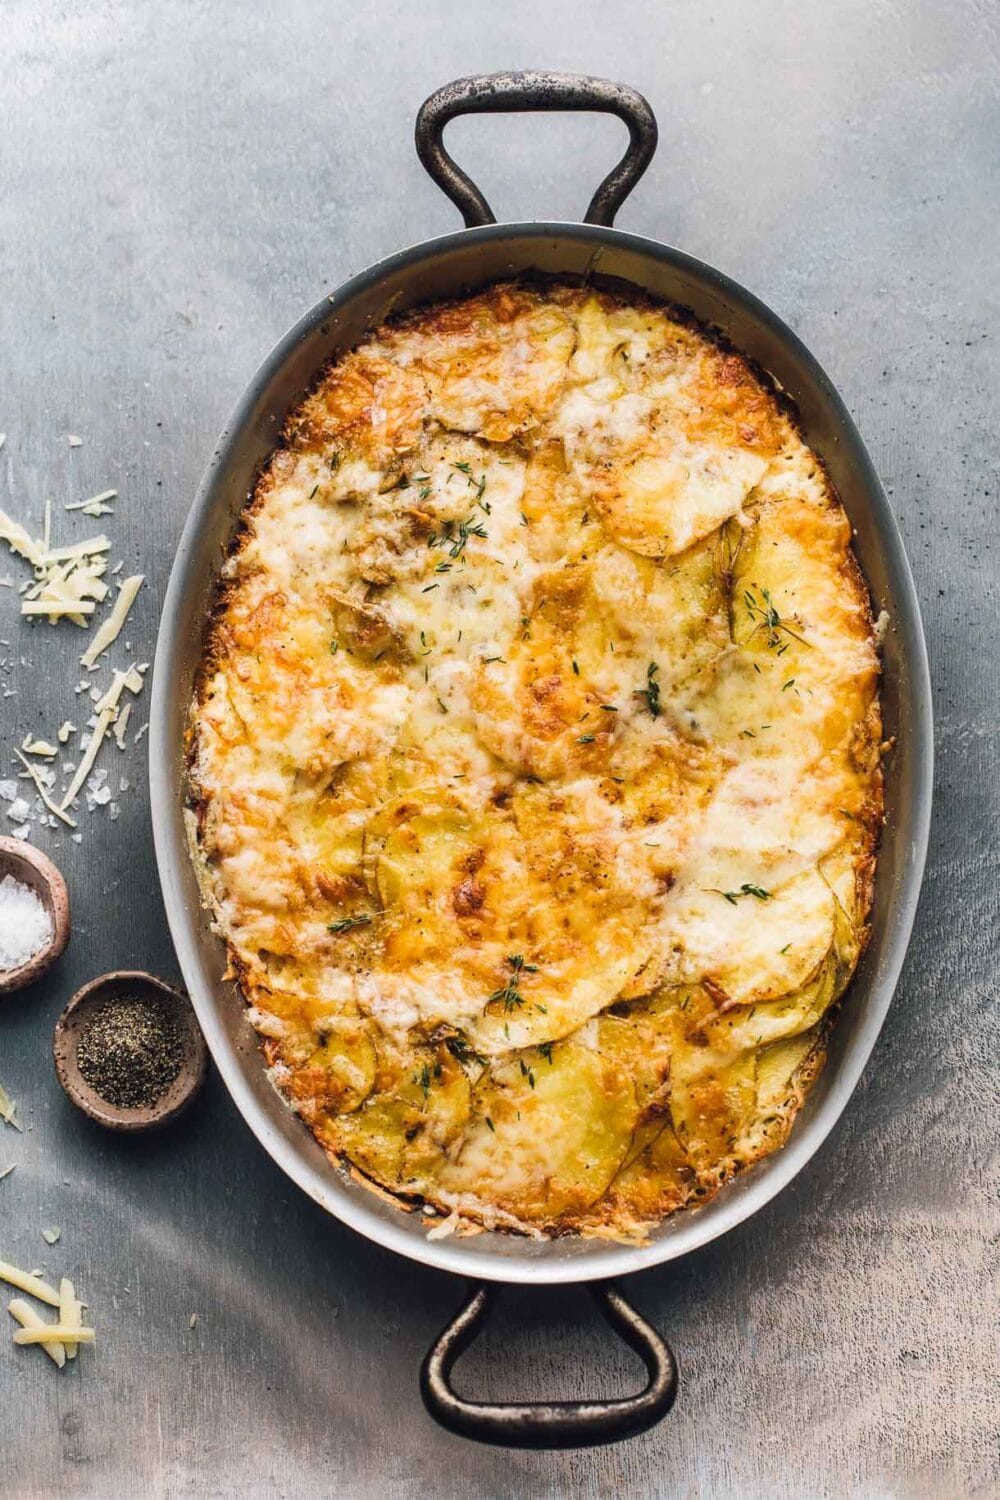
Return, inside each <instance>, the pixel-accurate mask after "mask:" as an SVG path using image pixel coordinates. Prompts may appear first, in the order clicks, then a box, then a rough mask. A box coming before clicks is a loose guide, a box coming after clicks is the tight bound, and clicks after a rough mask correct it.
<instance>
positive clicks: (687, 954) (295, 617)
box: [192, 286, 881, 1236]
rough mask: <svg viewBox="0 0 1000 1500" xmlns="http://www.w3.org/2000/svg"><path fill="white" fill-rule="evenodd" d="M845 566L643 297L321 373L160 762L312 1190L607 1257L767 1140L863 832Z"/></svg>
mask: <svg viewBox="0 0 1000 1500" xmlns="http://www.w3.org/2000/svg"><path fill="white" fill-rule="evenodd" d="M849 543H850V534H849V528H848V526H847V522H846V520H845V517H844V514H843V511H842V509H841V507H840V505H839V503H838V501H837V499H836V497H835V496H834V494H833V493H832V491H831V489H830V487H829V485H828V483H827V481H826V478H825V476H824V474H823V471H822V468H821V467H820V465H819V464H818V463H817V461H816V459H815V457H814V456H813V454H812V453H811V452H810V450H809V449H808V447H807V446H806V445H805V444H804V443H803V441H802V439H801V437H800V436H799V435H798V433H797V431H796V429H795V427H794V425H793V423H792V421H791V420H790V418H789V417H788V416H787V415H786V414H785V413H784V411H783V410H782V409H781V408H780V407H779V405H778V403H777V401H776V400H775V398H774V396H773V395H772V393H771V392H770V391H769V390H768V389H767V388H766V387H765V386H764V385H763V384H762V383H761V382H760V381H759V380H758V379H757V377H756V376H755V375H754V374H753V373H752V371H751V370H750V369H749V367H748V366H747V365H746V363H745V362H744V361H743V360H741V359H740V358H739V357H738V356H736V355H733V354H731V353H727V352H725V351H722V350H720V349H719V348H718V347H717V346H716V345H715V344H714V343H712V342H711V340H710V339H709V338H707V337H706V335H705V334H704V333H703V332H701V331H700V330H698V329H697V328H694V327H692V326H690V325H689V324H687V323H683V322H680V321H678V320H676V319H675V318H673V317H672V316H670V315H669V313H668V312H666V311H665V310H663V309H662V308H659V307H655V306H653V305H651V304H646V303H642V302H639V301H637V302H636V303H635V304H634V305H631V304H629V303H627V302H624V301H622V300H619V299H617V298H615V297H612V296H610V295H607V294H604V293H599V292H589V291H580V290H574V289H570V288H566V287H550V288H548V289H546V290H531V289H526V288H524V287H515V286H510V287H503V286H501V287H495V288H493V289H491V290H489V291H487V292H484V293H482V294H480V295H479V296H476V297H472V298H469V299H467V300H465V301H463V302H459V303H455V304H449V305H445V306H441V307H435V308H431V309H429V310H426V311H424V312H421V313H417V314H413V315H410V316H409V317H408V318H406V319H403V320H402V321H401V322H399V323H396V324H390V325H386V326H385V327H383V328H381V329H379V330H378V331H377V332H376V333H375V334H374V335H373V336H372V338H371V339H370V340H369V341H368V342H367V343H365V344H364V345H362V346H361V347H360V348H359V349H357V350H356V351H354V352H353V353H351V354H348V355H346V356H345V357H344V358H342V359H341V360H340V361H339V363H338V364H336V365H335V366H334V367H332V368H331V370H330V371H329V372H328V373H327V375H326V376H325V377H324V379H323V380H322V381H321V382H320V384H319V386H318V387H317V388H316V390H315V391H314V392H313V394H312V395H310V396H309V397H308V398H307V399H306V400H305V401H304V403H303V404H302V406H301V407H300V409H299V410H298V411H297V412H296V414H295V415H294V417H293V419H292V421H291V422H290V424H289V429H288V433H287V437H286V442H285V444H284V446H283V447H282V448H281V449H280V450H279V451H278V452H277V453H276V454H275V455H274V457H273V459H272V461H271V464H270V466H269V467H268V469H267V471H266V472H265V474H264V476H263V477H262V479H261V481H260V483H259V485H258V487H257V491H256V494H255V496H254V499H253V501H252V503H251V505H250V506H249V508H248V511H247V513H246V518H245V526H244V529H243V531H242V533H241V535H240V538H239V541H238V545H237V546H236V548H235V549H234V551H233V552H232V554H231V555H230V557H229V559H228V560H227V563H226V565H225V568H224V584H223V592H222V594H221V597H220V603H219V608H218V610H217V613H216V616H215V622H214V629H213V634H212V639H211V642H210V646H209V649H208V651H207V653H206V658H205V663H204V667H203V671H202V675H201V680H200V685H199V692H198V696H197V701H196V703H195V706H194V725H193V731H194V732H193V738H192V780H193V786H194V791H195V803H196V809H197V838H198V841H199V844H200V851H199V858H200V861H201V865H202V869H203V874H204V880H205V890H206V899H207V900H208V901H209V902H210V904H211V906H212V909H213V911H214V913H215V914H216V918H217V920H218V923H219V926H220V928H221V930H222V931H223V933H224V934H225V936H226V938H227V940H228V942H229V945H230V949H231V952H232V956H233V960H234V964H235V967H236V970H237V973H238V974H239V976H240V979H241V982H242V986H243V989H244V993H245V995H246V997H247V1000H248V1003H249V1004H250V1006H251V1011H250V1014H251V1019H252V1020H253V1023H254V1025H255V1026H256V1027H257V1029H258V1031H259V1032H260V1033H261V1035H262V1037H263V1038H264V1045H265V1052H266V1055H267V1061H268V1064H269V1066H270V1068H271V1076H272V1078H273V1079H274V1080H275V1082H276V1084H277V1085H278V1086H279V1087H280V1088H281V1089H282V1090H283V1091H284V1092H285V1094H286V1095H287V1097H288V1098H289V1100H290V1102H291V1103H292V1104H293V1106H294V1107H295V1108H296V1109H297V1110H298V1111H299V1113H300V1114H301V1115H302V1117H303V1119H304V1120H305V1121H306V1122H307V1124H308V1125H309V1126H310V1127H311V1128H312V1129H313V1130H314V1132H315V1133H316V1135H317V1136H318V1138H319V1139H320V1141H321V1142H322V1143H323V1144H324V1146H326V1148H327V1149H328V1150H329V1151H330V1152H331V1154H333V1155H335V1156H338V1157H341V1158H345V1159H346V1160H347V1161H349V1162H350V1163H352V1164H353V1167H354V1168H355V1169H360V1170H361V1172H362V1173H363V1174H365V1176H366V1178H367V1179H370V1180H372V1181H373V1182H374V1183H377V1184H379V1185H381V1187H382V1188H388V1189H389V1190H390V1191H392V1192H396V1193H401V1194H406V1195H415V1196H419V1197H421V1198H422V1199H423V1200H424V1201H425V1202H427V1203H429V1204H432V1205H434V1206H436V1207H437V1208H439V1209H440V1210H441V1211H443V1212H449V1213H450V1212H454V1213H456V1214H457V1215H458V1216H459V1218H460V1219H461V1220H462V1221H468V1220H469V1219H470V1218H472V1219H476V1220H479V1221H480V1222H482V1223H485V1224H493V1225H498V1226H502V1227H507V1228H510V1227H520V1228H524V1229H527V1230H530V1231H532V1232H537V1230H538V1229H543V1230H546V1231H550V1232H553V1231H554V1232H561V1231H565V1230H567V1229H580V1230H584V1231H586V1232H597V1233H610V1234H612V1235H624V1236H627V1235H630V1234H635V1233H640V1232H641V1226H642V1225H643V1224H646V1223H648V1222H649V1221H651V1220H655V1219H657V1218H659V1217H661V1216H662V1215H663V1214H665V1213H668V1212H670V1211H672V1210H673V1209H675V1208H677V1207H679V1206H680V1205H682V1204H684V1203H687V1202H691V1201H695V1200H701V1199H703V1198H704V1197H705V1196H706V1195H707V1194H709V1193H710V1192H712V1191H714V1190H715V1189H716V1188H717V1187H718V1186H719V1185H720V1184H721V1183H722V1182H723V1181H725V1180H726V1178H727V1177H728V1176H730V1175H731V1174H732V1173H733V1172H734V1171H736V1170H737V1169H738V1168H739V1167H741V1166H743V1165H745V1164H746V1163H748V1162H749V1161H752V1160H754V1159H755V1158H756V1157H758V1156H760V1155H762V1154H764V1153H765V1152H767V1151H769V1150H773V1149H774V1148H775V1147H776V1146H777V1145H780V1143H781V1141H782V1140H783V1139H784V1135H785V1134H786V1133H787V1129H788V1128H789V1126H790V1124H791V1120H792V1118H793V1117H794V1114H795V1111H796V1109H797V1108H798V1105H799V1104H800V1103H801V1100H802V1098H803V1097H804V1093H805V1089H806V1087H807V1084H808V1082H809V1080H810V1078H811V1077H812V1076H813V1075H814V1073H815V1071H816V1069H817V1068H818V1066H819V1061H820V1058H821V1046H822V1029H821V1024H822V1021H823V1017H824V1015H825V1014H826V1013H827V1011H828V1010H829V1008H830V1006H831V1005H832V1004H833V1002H834V1001H835V999H836V998H837V996H838V995H839V994H840V992H841V991H842V989H843V987H844V985H845V984H846V982H847V980H848V978H849V977H850V974H851V972H852V970H853V968H854V965H855V963H856V961H857V957H858V954H859V953H860V950H861V947H862V945H863V941H864V936H865V922H866V917H867V911H868V905H869V902H870V888H871V876H872V868H873V856H872V849H873V843H874V835H875V830H876V827H877V823H878V819H879V815H880V808H881V783H880V773H879V764H878V744H879V739H880V725H879V716H878V702H877V697H876V690H877V673H878V663H877V657H876V651H875V640H874V633H873V627H872V622H871V613H870V607H869V603H868V599H867V595H866V592H865V589H864V586H863V583H862V581H861V579H860V575H859V573H858V571H857V568H856V566H855V564H854V562H853V559H852V557H851V554H850V548H849Z"/></svg>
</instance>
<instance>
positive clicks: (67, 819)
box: [14, 750, 96, 828]
mask: <svg viewBox="0 0 1000 1500" xmlns="http://www.w3.org/2000/svg"><path fill="white" fill-rule="evenodd" d="M94 753H95V754H96V751H95V752H94ZM14 754H15V755H16V756H17V758H18V760H19V761H20V762H21V764H22V765H23V766H24V767H25V769H26V770H27V772H28V775H29V776H30V777H31V779H32V781H33V782H34V783H35V788H36V790H37V792H38V795H39V797H41V799H42V801H43V802H44V803H45V806H46V807H47V808H48V810H49V812H50V813H52V814H53V816H54V817H57V818H61V819H62V821H63V822H64V823H66V824H67V825H68V826H69V827H70V828H75V827H76V819H75V818H74V817H72V815H71V814H70V813H68V812H67V811H66V808H65V805H64V806H62V807H60V806H59V805H58V804H57V803H55V802H53V800H52V798H51V797H50V796H49V793H48V788H47V787H46V785H45V783H44V782H43V781H42V778H41V777H40V776H39V774H38V768H37V766H33V765H32V764H31V761H30V760H28V759H27V758H26V757H25V756H24V755H22V754H21V752H20V750H15V751H14Z"/></svg>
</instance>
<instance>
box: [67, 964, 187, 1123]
mask: <svg viewBox="0 0 1000 1500" xmlns="http://www.w3.org/2000/svg"><path fill="white" fill-rule="evenodd" d="M119 998H124V999H142V1000H153V1001H155V1002H156V1003H157V1004H158V1005H162V1006H165V1007H170V1008H172V1009H173V1012H174V1015H175V1016H176V1018H177V1020H178V1021H179V1022H180V1025H181V1032H182V1045H183V1048H184V1057H183V1061H182V1062H181V1068H180V1072H179V1073H178V1074H177V1077H176V1078H175V1079H174V1081H173V1083H171V1084H170V1085H169V1086H168V1087H167V1088H166V1089H165V1090H164V1092H163V1093H162V1094H161V1095H160V1097H159V1099H157V1101H156V1103H155V1104H151V1105H144V1106H141V1107H139V1108H138V1109H123V1108H122V1107H121V1106H120V1105H117V1104H109V1103H108V1101H107V1100H106V1099H104V1098H102V1097H101V1095H100V1094H99V1093H97V1091H96V1089H93V1088H91V1086H90V1084H89V1083H87V1081H86V1079H85V1078H84V1077H83V1075H82V1074H81V1072H80V1065H79V1063H78V1062H77V1056H76V1049H77V1045H78V1043H79V1040H80V1036H81V1033H82V1031H83V1028H84V1026H85V1025H86V1024H87V1022H88V1020H90V1018H91V1017H92V1016H93V1015H94V1014H95V1013H96V1012H97V1011H98V1010H99V1009H100V1007H101V1006H102V1005H105V1004H106V1003H107V1002H108V1001H109V1000H116V999H119ZM52 1054H53V1057H54V1059H55V1065H56V1076H57V1077H58V1079H59V1082H60V1083H61V1084H62V1086H63V1088H64V1089H65V1091H66V1094H67V1095H68V1097H69V1098H70V1099H72V1101H73V1103H74V1104H75V1105H76V1106H77V1108H78V1109H82V1110H83V1112H84V1114H85V1115H89V1116H90V1118H91V1119H92V1120H96V1121H97V1123H98V1124H99V1125H106V1126H107V1127H108V1129H109V1130H129V1131H137V1130H155V1129H157V1128H158V1127H159V1126H161V1125H168V1124H169V1123H170V1121H171V1120H176V1118H177V1116H178V1115H179V1114H180V1113H181V1112H182V1111H183V1110H185V1109H186V1108H187V1107H188V1105H189V1104H190V1103H191V1101H192V1099H193V1098H194V1097H195V1095H196V1094H197V1092H198V1090H199V1089H200V1088H201V1086H202V1084H203V1083H204V1081H205V1074H206V1071H207V1069H208V1048H207V1047H206V1046H205V1038H204V1037H203V1036H202V1034H201V1028H200V1027H199V1025H198V1022H197V1020H196V1018H195V1013H194V1011H193V1009H192V1008H191V1002H190V1000H189V999H188V997H187V995H185V994H184V993H183V991H181V990H175V989H173V988H172V987H171V986H170V985H169V984H164V982H163V980H162V979H156V978H154V976H153V975H152V974H145V973H143V972H142V971H141V970H132V969H118V970H116V971H115V972H114V973H113V974H102V975H101V977H100V978H99V979H92V980H91V981H90V983H89V984H85V985H84V986H83V988H82V989H80V990H77V992H76V994H75V995H73V997H72V998H71V999H70V1001H69V1003H68V1004H67V1006H66V1009H65V1010H64V1011H63V1013H62V1015H61V1016H60V1017H59V1019H58V1021H57V1022H56V1029H55V1033H54V1035H53V1038H52Z"/></svg>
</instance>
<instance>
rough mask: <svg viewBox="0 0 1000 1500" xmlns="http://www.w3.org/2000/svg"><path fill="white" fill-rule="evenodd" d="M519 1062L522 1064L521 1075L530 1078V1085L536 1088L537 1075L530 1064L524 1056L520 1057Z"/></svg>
mask: <svg viewBox="0 0 1000 1500" xmlns="http://www.w3.org/2000/svg"><path fill="white" fill-rule="evenodd" d="M518 1062H519V1063H520V1065H521V1077H522V1078H526V1079H527V1080H528V1083H529V1084H530V1086H531V1087H532V1088H534V1087H535V1075H534V1073H533V1072H532V1071H531V1069H530V1068H529V1067H528V1064H527V1063H526V1062H525V1060H524V1058H523V1057H519V1058H518Z"/></svg>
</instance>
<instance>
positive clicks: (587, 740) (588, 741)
mask: <svg viewBox="0 0 1000 1500" xmlns="http://www.w3.org/2000/svg"><path fill="white" fill-rule="evenodd" d="M576 743H577V744H578V745H592V744H593V743H594V736H593V735H592V734H580V735H577V739H576Z"/></svg>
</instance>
